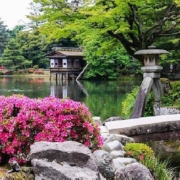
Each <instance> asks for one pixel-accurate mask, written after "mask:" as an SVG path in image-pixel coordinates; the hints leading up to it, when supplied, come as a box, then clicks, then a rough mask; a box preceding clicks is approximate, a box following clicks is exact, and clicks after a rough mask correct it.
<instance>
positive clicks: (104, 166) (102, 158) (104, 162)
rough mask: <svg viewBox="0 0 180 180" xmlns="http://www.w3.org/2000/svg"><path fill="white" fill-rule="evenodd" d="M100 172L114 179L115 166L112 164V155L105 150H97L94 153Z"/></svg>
mask: <svg viewBox="0 0 180 180" xmlns="http://www.w3.org/2000/svg"><path fill="white" fill-rule="evenodd" d="M93 156H94V157H95V160H96V164H97V166H98V170H99V172H100V173H101V174H102V176H103V177H104V178H106V179H114V175H115V168H114V166H113V164H112V157H111V155H110V154H109V153H108V152H106V151H104V150H96V151H94V153H93Z"/></svg>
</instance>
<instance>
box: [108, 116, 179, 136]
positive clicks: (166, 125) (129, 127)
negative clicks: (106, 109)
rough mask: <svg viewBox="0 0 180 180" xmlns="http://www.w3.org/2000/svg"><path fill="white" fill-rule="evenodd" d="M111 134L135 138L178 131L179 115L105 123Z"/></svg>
mask: <svg viewBox="0 0 180 180" xmlns="http://www.w3.org/2000/svg"><path fill="white" fill-rule="evenodd" d="M105 126H106V128H107V129H108V130H109V133H111V134H116V133H117V134H125V135H127V136H136V135H142V134H151V133H157V132H168V131H177V130H180V114H173V115H162V116H151V117H142V118H135V119H129V120H124V121H112V122H106V123H105Z"/></svg>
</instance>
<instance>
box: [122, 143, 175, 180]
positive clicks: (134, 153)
mask: <svg viewBox="0 0 180 180" xmlns="http://www.w3.org/2000/svg"><path fill="white" fill-rule="evenodd" d="M124 150H125V151H126V156H127V157H132V158H135V159H137V160H138V161H140V163H142V164H143V165H144V166H146V167H147V168H148V169H149V170H150V171H151V174H152V175H153V177H154V179H155V180H170V179H172V177H173V169H169V168H168V160H167V161H164V162H160V160H159V157H158V158H155V155H154V152H153V150H152V149H151V148H150V147H149V146H148V145H146V144H143V143H127V144H126V145H125V147H124Z"/></svg>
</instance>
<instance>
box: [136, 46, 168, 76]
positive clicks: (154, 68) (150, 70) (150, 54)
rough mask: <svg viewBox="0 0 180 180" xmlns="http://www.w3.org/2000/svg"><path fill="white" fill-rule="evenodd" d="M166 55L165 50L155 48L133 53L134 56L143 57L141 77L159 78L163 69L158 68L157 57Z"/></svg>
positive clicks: (150, 47) (151, 47)
mask: <svg viewBox="0 0 180 180" xmlns="http://www.w3.org/2000/svg"><path fill="white" fill-rule="evenodd" d="M168 53H169V52H168V51H166V50H163V49H156V47H155V46H149V47H148V49H143V50H139V51H137V52H135V53H134V55H140V56H143V57H144V66H143V67H142V68H141V70H142V71H143V77H146V76H151V77H152V78H160V72H161V71H162V69H163V68H162V67H161V66H159V55H161V54H168Z"/></svg>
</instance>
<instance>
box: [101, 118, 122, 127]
mask: <svg viewBox="0 0 180 180" xmlns="http://www.w3.org/2000/svg"><path fill="white" fill-rule="evenodd" d="M121 120H124V119H123V118H122V117H120V116H114V117H110V118H108V119H106V120H105V121H104V122H103V125H104V123H106V122H110V121H121Z"/></svg>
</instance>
